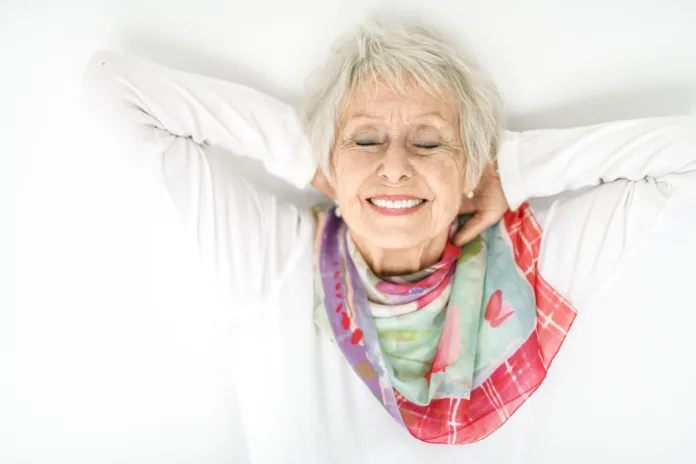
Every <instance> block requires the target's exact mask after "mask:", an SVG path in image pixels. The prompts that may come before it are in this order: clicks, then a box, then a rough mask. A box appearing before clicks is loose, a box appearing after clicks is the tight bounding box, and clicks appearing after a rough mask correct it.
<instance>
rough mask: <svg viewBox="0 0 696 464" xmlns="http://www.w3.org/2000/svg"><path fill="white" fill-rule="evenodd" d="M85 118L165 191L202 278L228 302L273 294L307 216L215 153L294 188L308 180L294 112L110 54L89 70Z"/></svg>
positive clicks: (310, 161)
mask: <svg viewBox="0 0 696 464" xmlns="http://www.w3.org/2000/svg"><path fill="white" fill-rule="evenodd" d="M83 87H84V91H85V94H86V96H87V102H88V104H89V106H90V107H91V109H92V110H93V111H94V112H95V113H96V114H97V115H98V116H100V117H101V119H103V120H104V122H105V125H106V127H107V128H108V129H109V131H110V132H112V133H113V134H114V136H115V137H114V142H120V143H121V144H122V145H123V147H124V150H123V153H124V154H127V155H128V156H130V157H132V158H133V159H134V160H135V161H136V163H138V164H144V165H147V166H148V167H149V168H151V169H153V170H154V171H155V174H156V176H157V177H158V178H159V180H160V181H161V182H162V183H163V185H164V187H165V188H166V190H167V192H168V194H169V197H170V198H171V200H172V203H173V204H174V207H175V209H176V210H177V212H178V214H179V215H180V217H181V218H182V220H183V222H184V225H185V227H186V228H187V229H188V232H189V233H191V234H192V235H193V236H194V239H195V241H196V243H197V245H198V248H199V251H200V254H201V257H202V259H203V262H204V265H205V266H206V268H207V269H208V270H209V271H211V272H213V273H214V274H215V275H216V276H217V277H218V278H220V279H221V280H222V282H223V285H226V286H227V287H228V289H229V290H230V291H231V293H232V296H233V297H234V298H235V299H236V301H257V300H259V299H260V298H262V297H263V296H264V295H268V294H269V293H271V292H272V291H273V288H274V286H275V285H276V282H277V280H278V279H277V278H276V277H277V276H279V275H280V274H281V273H282V272H283V270H284V268H285V266H287V265H289V264H291V263H289V262H288V261H290V260H291V257H292V253H293V251H294V250H295V248H297V246H296V245H298V243H297V240H298V238H299V236H300V235H301V234H300V229H301V228H302V227H308V224H307V223H306V222H307V221H305V220H304V218H305V215H303V213H302V211H300V210H298V208H296V207H294V206H293V205H286V204H283V203H281V202H279V201H278V199H277V198H275V197H274V196H273V195H270V194H266V193H263V192H260V191H257V189H255V188H254V187H253V186H252V185H251V184H250V183H249V182H248V181H247V180H246V179H245V178H243V177H242V176H240V175H239V174H237V173H235V172H230V170H229V168H227V169H226V167H225V163H224V160H223V159H221V158H220V155H219V154H218V153H219V151H214V150H211V148H212V147H219V148H222V149H224V150H226V151H228V152H231V153H234V154H235V155H240V156H248V157H251V158H255V159H257V160H259V161H261V162H262V163H263V164H264V165H265V167H266V168H267V169H268V171H269V172H271V173H273V174H275V175H277V176H279V177H282V178H283V179H284V180H286V181H288V182H289V183H291V184H293V185H295V186H296V187H299V188H302V187H304V186H306V185H307V184H308V183H309V182H310V180H311V179H312V176H313V175H314V173H315V171H316V163H315V161H314V158H313V155H312V151H311V149H310V147H309V144H308V142H307V140H306V139H305V137H304V136H303V134H302V131H301V128H300V124H299V121H298V119H297V117H296V115H295V112H294V111H293V109H292V108H291V107H289V106H287V105H284V104H283V103H281V102H278V101H276V100H274V99H272V98H270V97H268V96H266V95H264V94H261V93H259V92H257V91H255V90H252V89H249V88H246V87H243V86H240V85H236V84H233V83H230V82H225V81H221V80H216V79H212V78H208V77H203V76H198V75H193V74H188V73H184V72H180V71H175V70H172V69H168V68H164V67H161V66H158V65H155V64H152V63H148V62H144V61H140V60H136V59H133V58H128V57H125V56H121V55H118V54H116V53H113V52H99V53H97V54H96V55H95V56H93V57H92V58H91V60H90V61H89V63H88V64H87V69H86V72H85V76H84V81H83Z"/></svg>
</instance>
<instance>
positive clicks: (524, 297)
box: [314, 204, 575, 444]
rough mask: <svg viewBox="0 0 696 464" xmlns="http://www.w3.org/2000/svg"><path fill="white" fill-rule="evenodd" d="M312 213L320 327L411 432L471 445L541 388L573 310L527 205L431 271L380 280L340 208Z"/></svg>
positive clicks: (451, 250)
mask: <svg viewBox="0 0 696 464" xmlns="http://www.w3.org/2000/svg"><path fill="white" fill-rule="evenodd" d="M315 213H316V216H317V227H318V230H317V234H316V240H315V249H314V251H315V253H314V254H315V276H316V281H315V295H316V296H315V320H316V322H317V324H318V325H319V326H320V327H321V328H323V329H324V330H325V331H326V333H327V334H328V335H329V337H330V338H331V339H332V340H333V341H334V342H335V343H336V344H337V345H338V347H339V349H340V350H341V352H342V353H343V355H344V357H345V358H346V360H347V361H348V362H349V363H350V365H351V366H352V368H353V370H354V371H355V372H356V373H357V374H358V376H359V377H360V378H361V379H362V381H363V383H364V384H365V385H366V386H367V387H368V388H369V389H370V391H371V392H372V393H373V394H374V395H375V397H376V398H377V399H378V400H379V402H380V403H381V404H382V406H383V407H384V408H385V409H386V410H387V412H388V413H389V414H390V415H391V416H392V417H393V418H394V419H395V420H396V421H397V422H398V423H400V424H401V425H402V426H404V427H405V428H406V429H407V430H408V431H409V432H410V433H411V435H413V436H414V437H416V438H418V439H419V440H422V441H425V442H428V443H449V444H464V443H472V442H475V441H477V440H480V439H482V438H485V437H486V436H488V435H489V434H490V433H492V432H493V431H495V430H497V429H498V428H499V427H500V426H501V425H502V424H503V423H505V422H506V421H507V419H508V418H509V417H510V416H511V415H512V414H513V413H514V412H515V411H516V410H517V408H519V406H520V405H521V404H522V403H523V402H524V401H525V400H526V399H527V398H528V397H529V396H530V395H531V394H532V393H533V392H534V391H535V390H536V389H537V388H538V387H539V385H540V384H541V382H542V381H543V379H544V378H545V376H546V372H547V369H548V367H549V365H550V364H551V361H552V359H553V357H554V356H555V355H556V353H557V352H558V349H559V348H560V346H561V344H562V342H563V340H564V339H565V336H566V334H567V332H568V330H569V329H570V326H571V324H572V322H573V320H574V319H575V310H574V309H573V308H572V307H571V306H570V305H569V304H568V302H567V301H566V300H564V299H563V298H562V297H561V296H560V295H558V294H557V293H556V292H555V291H554V290H553V289H552V288H551V287H550V286H549V285H548V284H547V283H546V281H544V280H543V279H542V278H541V276H540V275H539V274H538V272H537V259H538V255H539V246H540V242H541V228H540V226H539V224H538V223H537V221H536V220H535V218H534V216H533V215H532V213H531V210H530V209H529V207H528V206H527V205H526V204H525V205H523V206H522V207H521V208H520V209H518V210H517V211H515V212H508V213H507V214H506V215H505V216H504V218H503V220H502V221H501V222H500V223H499V224H497V225H495V226H493V227H491V228H489V229H488V230H486V232H485V233H484V234H482V235H481V236H480V237H478V238H477V239H475V240H473V241H472V242H470V243H468V244H467V245H465V246H464V247H463V248H461V249H459V248H457V247H456V246H454V245H453V244H452V243H451V242H449V241H448V243H447V245H446V247H445V251H444V254H443V256H442V258H441V260H440V261H439V262H438V263H436V264H434V265H433V266H431V267H429V268H427V269H425V270H422V271H419V272H417V273H414V274H409V275H405V276H399V277H389V278H384V279H381V278H379V277H377V276H376V275H375V274H374V273H373V272H372V271H370V269H369V268H368V266H367V264H366V263H365V261H364V259H363V258H362V256H361V255H360V253H359V252H358V251H357V248H356V247H355V244H354V243H353V241H352V239H351V238H350V234H349V233H348V229H347V226H346V224H345V223H344V222H343V220H342V219H341V218H340V217H337V216H336V215H335V214H334V210H333V209H332V210H329V211H325V210H324V211H321V210H318V209H317V210H315ZM464 221H465V218H464V217H460V218H458V220H457V221H455V223H454V224H452V227H451V228H450V231H449V236H450V239H451V237H452V236H453V234H454V232H455V231H456V229H457V228H458V226H460V225H461V224H462V223H463V222H464Z"/></svg>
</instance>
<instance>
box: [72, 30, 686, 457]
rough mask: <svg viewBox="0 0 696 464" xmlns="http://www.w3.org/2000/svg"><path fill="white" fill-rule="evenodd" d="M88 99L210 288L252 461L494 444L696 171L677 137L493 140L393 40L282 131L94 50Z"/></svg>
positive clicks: (476, 104)
mask: <svg viewBox="0 0 696 464" xmlns="http://www.w3.org/2000/svg"><path fill="white" fill-rule="evenodd" d="M85 87H86V90H87V93H88V95H89V96H90V101H91V102H92V103H93V106H94V108H95V109H96V110H97V111H98V112H100V113H103V114H106V115H107V116H109V129H110V130H114V131H117V132H115V133H116V134H117V137H116V138H115V141H122V142H126V144H127V146H128V149H127V150H125V151H124V152H127V153H129V154H132V155H133V157H134V158H135V159H137V160H138V161H139V162H140V163H143V164H147V165H150V166H151V168H152V169H154V171H155V172H156V173H157V175H158V176H159V178H160V180H161V181H162V182H163V184H164V186H165V188H166V189H167V191H168V192H169V195H170V197H171V199H172V201H173V204H174V206H175V207H176V209H177V211H178V212H179V213H180V215H181V217H182V218H183V220H184V222H185V224H186V226H187V227H188V229H189V230H190V231H191V233H192V234H193V237H194V239H195V241H196V243H197V245H198V248H199V250H200V254H201V256H202V258H203V260H204V262H205V263H206V265H207V268H208V269H209V270H210V271H211V272H212V273H213V274H214V275H215V277H216V279H218V280H217V282H218V285H219V287H220V288H221V289H222V291H223V294H224V296H225V298H226V301H227V302H228V306H229V311H230V312H231V313H233V317H234V326H235V332H234V334H233V337H232V340H230V343H232V344H233V345H234V347H235V349H236V351H237V353H238V354H239V356H238V357H237V358H236V359H235V360H234V362H235V371H236V372H237V373H238V380H237V386H236V388H237V392H238V394H239V395H240V406H241V415H242V417H241V420H240V424H241V427H242V430H240V432H239V433H240V434H243V436H244V441H245V443H246V447H247V448H246V450H243V451H240V456H242V455H244V456H246V458H247V459H248V460H249V461H253V462H259V463H271V462H273V463H275V462H303V463H311V462H316V463H325V462H385V461H384V460H385V459H389V460H390V461H389V462H391V459H392V458H394V459H395V460H396V459H398V460H400V462H422V459H423V456H427V457H428V459H429V461H430V462H445V461H444V460H448V461H447V462H450V461H449V459H457V458H460V459H461V458H464V457H465V456H473V455H470V454H465V453H468V451H466V450H467V448H462V447H430V448H428V450H427V454H422V453H421V452H422V448H412V447H411V448H410V447H409V446H410V445H409V443H411V442H413V443H418V441H417V440H419V441H422V442H427V443H437V444H466V443H472V442H475V441H477V440H480V439H483V438H485V437H486V436H488V435H489V434H491V433H492V432H494V431H495V430H497V429H498V428H499V427H501V425H503V424H504V423H505V422H506V421H507V420H508V418H510V417H511V415H512V414H513V413H514V412H515V411H516V410H517V409H518V408H519V407H520V406H521V405H522V404H523V403H524V402H525V401H526V400H527V398H529V397H530V395H532V394H533V393H534V392H535V390H536V389H537V388H538V387H539V385H540V384H541V383H542V381H543V380H544V378H545V376H546V373H547V369H548V368H549V365H550V363H551V361H552V360H553V358H554V356H555V355H556V353H557V352H558V350H559V348H560V347H561V345H562V343H563V341H564V339H565V337H566V335H567V334H568V331H569V330H570V329H571V326H572V324H573V321H574V319H575V316H576V311H578V310H583V309H584V308H586V307H588V306H590V305H591V304H592V301H593V298H594V297H595V296H596V295H598V294H599V293H601V292H602V291H603V288H605V287H606V286H607V285H608V283H609V277H610V275H611V274H612V273H613V272H615V271H618V272H620V271H621V269H622V266H625V265H626V262H627V259H628V258H630V257H631V256H632V254H634V252H635V251H636V250H637V249H639V247H640V246H641V245H642V244H644V243H645V242H646V241H648V240H650V235H651V231H652V230H653V226H654V224H655V221H656V219H657V218H658V217H659V216H660V215H661V214H662V213H663V212H664V211H665V209H666V208H667V206H668V205H669V201H670V199H671V198H672V196H673V195H674V192H675V191H679V189H681V188H683V185H686V183H687V178H688V177H685V176H681V175H678V173H685V172H687V171H689V170H691V169H693V168H695V167H696V140H695V138H694V127H695V126H694V121H693V120H691V119H689V118H678V117H674V118H661V119H646V120H635V121H625V122H617V123H609V124H602V125H598V126H592V127H583V128H577V129H567V130H557V131H536V132H523V133H512V132H505V133H502V134H501V131H500V125H501V124H500V121H501V108H500V102H499V96H498V94H497V92H496V90H495V87H494V86H493V85H492V84H491V83H490V82H489V81H488V80H487V79H486V78H485V77H483V75H482V74H481V73H480V72H479V71H478V70H477V69H476V68H475V67H474V66H473V65H472V64H471V63H470V62H468V61H467V60H466V59H464V58H463V57H462V55H461V54H459V53H458V52H457V51H455V49H454V48H453V47H452V46H451V45H449V44H447V43H446V42H445V41H443V40H442V39H441V38H439V37H438V36H437V35H436V34H434V33H433V32H431V31H429V30H426V29H424V28H422V27H419V26H414V25H409V24H405V23H404V24H388V25H378V24H372V25H367V26H363V27H361V28H359V29H358V30H357V31H356V32H354V33H352V34H350V35H349V36H346V37H345V38H343V39H341V40H340V41H339V42H337V44H336V45H335V47H334V48H333V50H332V53H331V55H330V58H329V60H328V63H326V65H325V66H324V67H323V68H322V69H321V70H320V71H319V72H318V74H317V76H316V78H315V80H314V81H313V82H312V87H311V89H310V92H309V95H308V96H307V101H306V104H305V105H304V107H303V110H302V112H301V116H298V115H297V113H296V112H295V110H294V109H293V108H291V107H289V106H287V105H285V104H283V103H281V102H279V101H276V100H274V99H273V98H271V97H269V96H266V95H263V94H261V93H259V92H257V91H255V90H252V89H249V88H246V87H243V86H240V85H235V84H233V83H230V82H224V81H220V80H215V79H211V78H206V77H202V76H197V75H192V74H187V73H183V72H178V71H173V70H170V69H166V68H164V67H161V66H158V65H155V64H151V63H146V62H142V61H138V60H136V59H132V58H128V57H125V56H120V55H118V54H116V53H113V52H101V53H98V54H97V55H96V56H95V57H93V59H92V60H91V61H90V63H89V65H88V70H87V74H86V78H85ZM216 148H218V149H222V150H215V149H216ZM226 153H233V154H235V155H239V156H245V157H250V158H254V159H256V160H259V161H261V162H262V163H263V165H264V166H265V167H266V168H267V170H268V172H270V173H271V174H273V175H275V176H277V177H279V178H281V179H283V180H285V181H287V182H288V183H290V184H292V185H294V186H295V187H297V188H300V189H302V188H304V187H306V186H308V184H310V183H312V184H313V185H314V186H315V187H316V188H317V189H319V190H320V191H322V192H323V193H325V194H326V195H327V196H328V197H330V198H331V199H332V200H334V201H335V203H336V205H335V206H334V207H331V208H327V207H316V208H313V209H305V208H302V207H299V206H296V205H294V204H291V203H289V202H284V201H283V198H279V197H278V196H276V195H273V194H270V193H268V192H266V191H263V190H260V189H257V188H256V187H255V186H254V185H253V184H252V183H251V182H250V181H248V180H247V179H246V178H244V177H242V176H241V175H239V174H238V173H236V172H229V170H226V169H224V168H223V158H224V156H226ZM692 179H693V178H692ZM600 184H604V185H601V187H598V186H600ZM590 187H596V188H593V189H589V190H587V191H585V192H584V193H582V194H581V195H576V196H572V197H560V198H558V197H557V199H555V200H550V201H548V202H546V206H545V207H543V208H536V209H533V208H532V207H530V205H529V204H528V203H527V200H528V199H530V198H532V197H551V196H554V195H557V194H560V193H562V192H564V191H571V190H573V191H575V190H580V189H584V188H590ZM561 388H562V387H561ZM544 393H549V392H548V391H547V392H544ZM538 396H541V397H543V394H539V395H538ZM540 401H543V399H542V400H540ZM518 424H519V423H518ZM510 427H517V430H520V427H521V426H520V425H515V424H514V421H511V425H510ZM409 435H411V436H412V437H414V438H409ZM419 446H422V445H419ZM499 448H500V447H499ZM365 449H369V452H368V451H365ZM419 453H421V454H419ZM502 453H503V451H502V450H501V451H499V454H497V456H498V458H501V457H503V458H502V459H503V460H502V461H500V460H498V461H496V462H511V461H510V460H509V459H508V460H505V458H504V456H505V455H504V454H502ZM461 462H463V461H461Z"/></svg>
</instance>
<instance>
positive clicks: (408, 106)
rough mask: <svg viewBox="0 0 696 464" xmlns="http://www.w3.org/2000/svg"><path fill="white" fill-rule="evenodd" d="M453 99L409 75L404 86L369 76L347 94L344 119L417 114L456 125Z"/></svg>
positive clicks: (416, 116)
mask: <svg viewBox="0 0 696 464" xmlns="http://www.w3.org/2000/svg"><path fill="white" fill-rule="evenodd" d="M445 95H447V94H445ZM454 101H455V100H454V98H446V97H438V96H434V95H433V94H432V93H430V92H428V91H427V90H426V89H424V88H423V87H422V86H421V85H419V84H418V83H417V82H415V81H414V80H413V79H406V80H405V85H404V87H403V88H402V89H394V88H392V87H391V86H389V84H387V83H386V82H384V80H382V79H374V78H368V79H364V80H362V81H361V82H359V83H358V84H357V85H356V87H355V89H354V90H353V92H352V93H351V95H350V96H349V97H348V98H347V101H346V102H345V104H344V107H343V111H342V113H343V115H342V116H343V117H342V119H343V121H344V122H349V121H350V120H354V119H379V120H390V119H393V118H399V119H401V120H409V119H416V118H418V119H431V120H440V122H441V124H445V125H456V124H457V122H458V119H459V118H458V111H457V108H456V106H455V105H454Z"/></svg>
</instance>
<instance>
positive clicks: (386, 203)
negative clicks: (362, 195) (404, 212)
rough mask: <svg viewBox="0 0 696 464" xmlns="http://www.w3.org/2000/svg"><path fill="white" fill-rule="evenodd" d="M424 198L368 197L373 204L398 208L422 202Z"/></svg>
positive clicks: (411, 206) (409, 206)
mask: <svg viewBox="0 0 696 464" xmlns="http://www.w3.org/2000/svg"><path fill="white" fill-rule="evenodd" d="M423 201H424V200H397V201H391V200H376V199H374V198H370V202H371V203H372V204H373V205H376V206H380V207H382V208H391V209H400V208H413V207H414V206H418V205H420V204H421V203H423Z"/></svg>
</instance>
